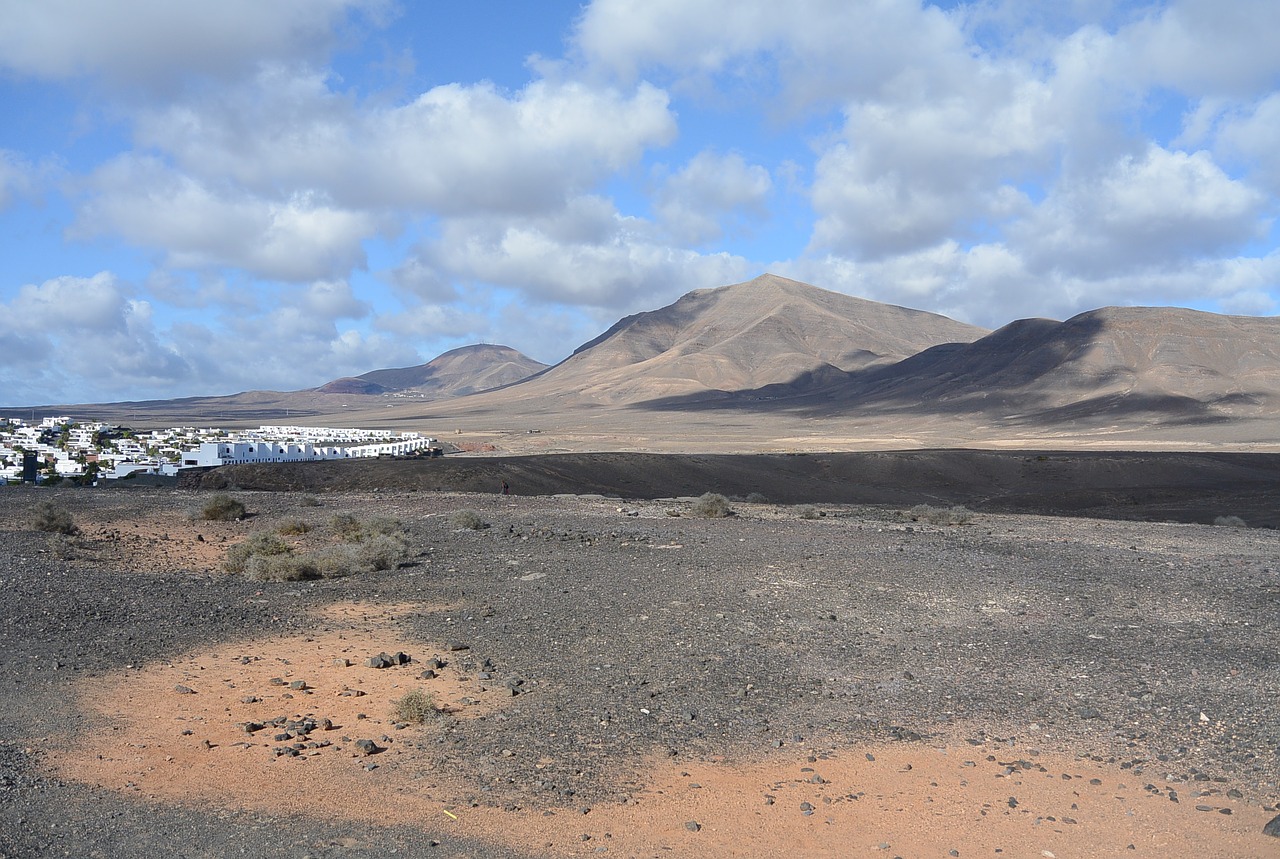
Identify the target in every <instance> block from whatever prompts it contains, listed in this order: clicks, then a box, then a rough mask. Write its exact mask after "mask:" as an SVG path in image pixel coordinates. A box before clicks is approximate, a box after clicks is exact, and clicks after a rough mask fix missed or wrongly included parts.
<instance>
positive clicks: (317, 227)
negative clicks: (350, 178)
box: [75, 156, 380, 281]
mask: <svg viewBox="0 0 1280 859" xmlns="http://www.w3.org/2000/svg"><path fill="white" fill-rule="evenodd" d="M91 188H92V190H93V196H91V197H90V198H89V199H88V200H87V201H86V202H85V203H84V204H83V205H82V206H81V208H80V212H79V216H78V218H77V222H76V227H75V233H76V234H77V235H80V236H99V235H104V234H119V235H121V236H123V237H124V238H125V239H127V240H129V241H131V242H133V243H135V244H138V245H142V246H144V247H152V248H160V249H162V250H163V251H164V252H165V253H166V257H167V259H166V264H167V265H169V266H171V267H176V268H196V269H200V268H216V267H222V266H232V267H236V268H240V269H244V270H245V271H248V272H251V273H253V274H256V275H259V276H262V277H266V278H272V279H279V280H291V281H305V280H315V279H322V278H327V277H334V276H341V275H344V274H346V273H347V272H348V271H350V270H351V269H353V268H358V267H362V266H363V265H364V262H365V255H364V249H363V247H362V243H363V241H364V240H365V239H367V238H369V237H370V236H372V235H374V234H375V233H377V232H378V229H379V227H380V224H379V221H378V220H377V219H376V218H375V217H373V216H371V215H369V214H366V213H363V212H356V211H347V210H343V209H341V208H337V207H335V206H333V205H331V204H329V203H327V202H325V200H324V199H323V198H322V197H321V196H320V195H318V194H308V193H305V192H298V193H295V194H294V195H293V196H291V197H289V198H287V199H278V200H268V199H262V198H255V197H252V196H250V195H248V194H246V193H244V192H240V191H236V190H235V189H219V190H215V189H213V188H210V187H208V186H205V185H203V184H201V183H200V182H198V181H197V180H195V179H193V178H191V177H190V176H186V175H183V174H181V173H178V172H176V171H174V170H171V169H170V168H168V167H166V166H165V165H164V164H162V163H161V162H159V161H158V160H156V159H154V158H140V157H132V156H121V157H120V158H117V159H115V160H114V161H111V162H109V163H108V164H106V165H104V166H103V167H101V168H100V169H99V170H98V171H97V172H96V173H95V174H94V176H93V178H92V180H91Z"/></svg>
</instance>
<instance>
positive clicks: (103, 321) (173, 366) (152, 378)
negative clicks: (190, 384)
mask: <svg viewBox="0 0 1280 859" xmlns="http://www.w3.org/2000/svg"><path fill="white" fill-rule="evenodd" d="M131 293H132V289H131V288H130V287H129V286H128V285H126V284H124V283H122V282H120V281H119V280H118V279H116V278H115V277H114V276H113V275H111V274H109V273H107V272H102V273H99V274H96V275H94V276H93V277H88V278H83V277H58V278H53V279H51V280H47V281H45V282H44V283H41V284H27V285H25V286H23V287H22V288H21V289H20V290H19V291H18V293H17V295H16V296H15V297H14V299H13V300H12V301H11V302H9V303H8V304H7V305H0V339H4V340H6V341H9V342H11V343H14V344H16V345H19V346H22V347H25V348H26V349H29V350H30V352H9V351H6V352H5V353H4V358H3V359H0V361H3V366H4V367H5V375H6V376H9V375H10V373H12V374H13V379H14V386H15V389H14V390H9V391H6V393H7V395H8V396H9V397H10V398H13V397H16V396H20V395H21V394H22V393H25V394H26V395H27V397H28V398H33V399H28V400H27V401H28V402H47V401H49V399H50V398H49V397H48V396H47V394H48V392H47V391H44V387H45V386H46V385H50V384H60V383H61V380H62V379H63V378H64V377H65V376H72V377H80V378H83V379H85V380H87V381H88V382H89V383H90V387H89V388H87V389H86V391H85V392H86V393H90V394H92V393H106V394H116V393H119V392H120V391H123V390H128V389H129V388H130V387H131V386H133V385H137V384H144V385H145V384H150V383H153V382H156V381H172V380H174V379H177V378H181V377H182V376H183V374H184V372H185V369H186V366H185V362H184V361H183V359H182V357H181V356H180V355H179V354H178V353H177V352H176V351H175V350H174V349H172V348H170V347H168V346H167V345H165V344H163V343H161V342H160V341H159V339H158V338H157V337H156V336H155V335H154V331H153V330H152V325H151V308H150V306H149V305H148V304H147V303H146V302H145V301H140V300H137V299H135V298H133V297H132V295H131ZM36 331H38V332H43V334H42V335H33V334H30V333H28V332H36ZM33 355H34V356H36V357H37V360H41V361H43V362H46V366H43V367H36V368H35V373H34V375H32V374H31V372H30V371H31V369H32V367H31V361H32V356H33ZM50 360H51V361H52V365H53V366H47V362H49V361H50ZM86 399H91V400H93V399H101V398H99V397H93V396H89V397H86Z"/></svg>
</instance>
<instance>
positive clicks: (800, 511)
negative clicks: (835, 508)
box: [796, 504, 827, 519]
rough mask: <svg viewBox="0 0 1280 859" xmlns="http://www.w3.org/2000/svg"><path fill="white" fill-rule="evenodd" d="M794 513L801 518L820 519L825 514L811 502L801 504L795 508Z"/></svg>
mask: <svg viewBox="0 0 1280 859" xmlns="http://www.w3.org/2000/svg"><path fill="white" fill-rule="evenodd" d="M796 515H797V516H799V517H800V518H801V519H822V518H824V517H825V516H826V515H827V514H826V513H825V512H823V511H821V510H819V509H818V508H817V507H814V506H813V505H812V504H803V505H801V506H800V507H797V508H796Z"/></svg>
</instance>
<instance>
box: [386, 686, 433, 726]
mask: <svg viewBox="0 0 1280 859" xmlns="http://www.w3.org/2000/svg"><path fill="white" fill-rule="evenodd" d="M438 715H440V710H439V709H438V708H437V707H436V701H435V698H433V697H432V696H431V693H430V692H424V691H423V690H421V689H410V690H409V691H408V692H406V693H404V695H402V696H400V697H399V698H397V699H396V700H394V701H392V702H391V717H392V718H393V719H395V720H396V721H397V722H412V723H414V724H418V725H421V724H422V723H423V722H425V721H427V720H428V719H430V718H434V717H436V716H438Z"/></svg>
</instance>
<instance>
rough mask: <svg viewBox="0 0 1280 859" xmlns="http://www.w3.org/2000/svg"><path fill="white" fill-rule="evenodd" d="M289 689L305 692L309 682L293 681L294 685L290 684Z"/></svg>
mask: <svg viewBox="0 0 1280 859" xmlns="http://www.w3.org/2000/svg"><path fill="white" fill-rule="evenodd" d="M289 688H290V689H296V690H299V691H301V690H303V689H306V688H307V681H305V680H295V681H293V682H292V683H290V684H289Z"/></svg>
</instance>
